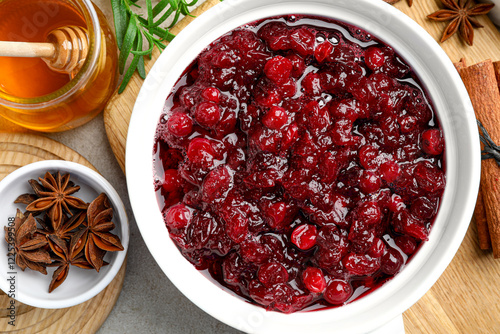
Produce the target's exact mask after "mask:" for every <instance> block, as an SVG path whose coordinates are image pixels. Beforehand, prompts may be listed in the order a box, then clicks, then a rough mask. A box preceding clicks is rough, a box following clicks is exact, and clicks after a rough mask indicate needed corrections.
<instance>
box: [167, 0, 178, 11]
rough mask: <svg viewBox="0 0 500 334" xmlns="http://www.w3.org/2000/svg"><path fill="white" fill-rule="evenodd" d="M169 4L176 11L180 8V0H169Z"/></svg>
mask: <svg viewBox="0 0 500 334" xmlns="http://www.w3.org/2000/svg"><path fill="white" fill-rule="evenodd" d="M168 2H169V3H170V6H171V7H172V8H173V9H174V10H177V8H179V4H178V0H168Z"/></svg>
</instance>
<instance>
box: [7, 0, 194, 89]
mask: <svg viewBox="0 0 500 334" xmlns="http://www.w3.org/2000/svg"><path fill="white" fill-rule="evenodd" d="M0 1H1V0H0ZM110 2H111V7H112V9H113V17H114V21H115V22H114V24H115V31H116V38H117V42H118V46H119V49H120V55H119V57H118V69H119V71H120V74H123V73H124V72H125V74H124V76H123V80H122V82H121V84H120V87H119V89H118V92H119V93H121V92H123V91H124V89H125V87H126V86H127V84H128V83H129V82H130V79H131V78H132V75H133V74H134V73H135V71H137V72H138V73H139V76H140V77H141V78H145V76H146V69H145V62H144V57H148V58H150V59H151V57H152V54H153V48H154V47H155V46H156V47H157V48H158V49H159V50H160V51H161V50H164V49H165V47H166V45H165V44H163V42H165V41H167V42H170V41H172V39H173V38H174V37H175V35H174V34H172V33H171V32H170V31H169V29H170V28H171V27H173V26H174V25H175V24H176V23H177V21H179V19H180V16H181V15H185V16H186V15H191V14H190V13H189V7H190V6H192V5H194V4H196V3H197V2H198V0H191V2H189V3H188V2H186V0H159V1H158V2H157V3H156V5H154V6H153V3H152V2H153V1H152V0H143V2H142V3H145V6H146V7H145V9H146V15H147V17H141V16H140V15H139V14H137V13H136V12H134V10H133V9H132V8H133V7H137V8H141V6H140V5H139V3H140V2H139V0H110ZM160 14H161V15H160ZM157 16H160V17H159V18H158V19H157ZM169 18H171V19H172V24H171V25H170V26H169V27H168V28H167V29H165V28H161V27H160V25H161V24H162V23H164V22H165V21H166V20H167V19H169ZM145 41H147V44H148V48H147V50H143V42H145ZM131 55H132V59H131V61H130V63H129V65H127V64H128V61H129V58H130V56H131Z"/></svg>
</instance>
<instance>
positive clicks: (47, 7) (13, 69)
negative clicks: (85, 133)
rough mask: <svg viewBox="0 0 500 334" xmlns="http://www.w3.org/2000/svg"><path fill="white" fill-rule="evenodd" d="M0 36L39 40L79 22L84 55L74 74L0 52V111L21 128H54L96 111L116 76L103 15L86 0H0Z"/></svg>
mask: <svg viewBox="0 0 500 334" xmlns="http://www.w3.org/2000/svg"><path fill="white" fill-rule="evenodd" d="M0 17H2V20H0V40H2V41H20V42H44V41H45V39H46V38H47V36H48V34H49V33H50V32H51V31H52V30H55V29H58V28H61V27H64V26H79V27H83V28H84V29H85V30H86V32H87V37H88V54H87V57H86V59H85V62H84V63H83V65H82V67H81V69H80V70H79V71H78V73H77V74H76V75H74V76H73V77H71V76H70V75H69V74H65V73H57V72H54V71H53V70H51V69H49V68H48V66H47V65H46V64H45V62H44V61H43V60H42V59H40V58H14V57H0V115H1V116H3V117H5V118H6V119H8V120H9V121H11V122H13V123H16V124H18V125H21V126H23V127H26V128H29V129H32V130H37V131H43V132H57V131H64V130H69V129H72V128H75V127H77V126H80V125H82V124H84V123H86V122H88V121H89V120H91V119H92V118H93V117H95V116H96V115H97V114H99V112H101V111H102V110H103V108H104V106H105V104H106V102H107V101H108V99H109V98H110V97H111V94H112V93H113V92H114V90H115V88H116V84H117V80H118V73H117V60H118V55H117V47H116V40H115V37H114V34H113V32H112V31H111V29H110V27H109V25H108V23H107V21H106V18H105V17H104V15H103V13H102V12H101V11H100V9H99V8H98V7H97V6H94V5H93V3H92V2H91V1H90V0H45V1H39V0H0Z"/></svg>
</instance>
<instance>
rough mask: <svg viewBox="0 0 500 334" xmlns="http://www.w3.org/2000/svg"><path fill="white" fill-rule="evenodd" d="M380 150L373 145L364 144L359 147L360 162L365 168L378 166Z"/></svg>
mask: <svg viewBox="0 0 500 334" xmlns="http://www.w3.org/2000/svg"><path fill="white" fill-rule="evenodd" d="M378 155H379V151H378V150H377V149H376V148H375V147H373V146H372V145H364V146H362V147H361V148H360V149H359V163H360V164H361V166H363V168H365V169H371V168H375V167H376V166H377V157H378Z"/></svg>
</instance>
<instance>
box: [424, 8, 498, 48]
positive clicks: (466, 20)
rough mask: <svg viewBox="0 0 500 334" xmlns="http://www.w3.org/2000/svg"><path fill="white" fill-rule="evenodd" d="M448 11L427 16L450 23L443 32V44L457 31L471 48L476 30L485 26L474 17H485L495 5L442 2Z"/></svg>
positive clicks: (440, 11)
mask: <svg viewBox="0 0 500 334" xmlns="http://www.w3.org/2000/svg"><path fill="white" fill-rule="evenodd" d="M440 1H441V3H442V4H443V5H444V6H445V7H446V9H441V10H438V11H437V12H435V13H432V14H430V15H428V16H427V18H429V19H431V20H434V21H450V23H448V26H447V27H446V29H445V30H444V32H443V36H442V37H441V43H443V42H444V41H446V40H447V39H448V38H450V37H451V36H453V35H454V34H455V33H456V32H457V31H458V32H459V33H460V36H461V37H462V39H463V40H464V41H465V42H466V43H467V44H468V45H470V46H472V45H473V42H474V28H482V27H483V26H482V25H481V24H480V23H479V22H478V21H477V20H476V19H475V18H473V16H477V15H485V14H488V13H489V11H490V10H491V9H492V8H493V7H494V6H495V5H494V4H475V2H474V1H473V0H458V2H457V0H440Z"/></svg>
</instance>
